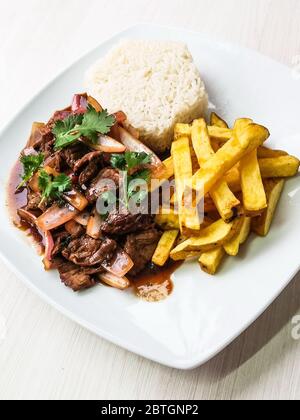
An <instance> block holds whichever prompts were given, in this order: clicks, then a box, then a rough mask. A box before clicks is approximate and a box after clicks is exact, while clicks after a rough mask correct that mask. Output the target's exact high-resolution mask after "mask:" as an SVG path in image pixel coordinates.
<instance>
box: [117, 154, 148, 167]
mask: <svg viewBox="0 0 300 420" xmlns="http://www.w3.org/2000/svg"><path fill="white" fill-rule="evenodd" d="M150 162H151V155H148V154H147V153H145V152H141V153H137V152H126V153H124V154H113V155H112V156H111V160H110V163H111V165H112V167H113V168H116V169H120V170H121V171H124V170H127V171H129V170H131V169H134V168H138V167H139V166H143V165H147V164H149V163H150Z"/></svg>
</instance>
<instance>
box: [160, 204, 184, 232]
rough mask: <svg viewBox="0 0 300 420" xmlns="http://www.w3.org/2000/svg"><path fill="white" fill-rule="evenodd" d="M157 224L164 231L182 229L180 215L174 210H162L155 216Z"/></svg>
mask: <svg viewBox="0 0 300 420" xmlns="http://www.w3.org/2000/svg"><path fill="white" fill-rule="evenodd" d="M155 222H156V224H157V225H158V226H160V227H161V228H162V229H164V230H170V229H179V228H180V226H179V218H178V214H176V213H175V211H174V210H172V209H164V208H161V209H160V212H159V214H157V215H156V216H155Z"/></svg>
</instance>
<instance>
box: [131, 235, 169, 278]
mask: <svg viewBox="0 0 300 420" xmlns="http://www.w3.org/2000/svg"><path fill="white" fill-rule="evenodd" d="M160 237H161V234H160V232H159V231H158V230H157V229H150V230H147V231H145V232H142V233H138V234H132V235H128V237H127V240H126V243H125V247H124V251H125V252H126V253H127V254H128V255H129V256H130V258H131V259H132V261H133V262H134V266H133V268H132V269H131V271H130V273H129V274H131V275H132V276H136V275H138V274H139V273H140V272H141V271H143V270H144V268H145V267H146V266H147V264H148V263H149V262H150V261H151V259H152V257H153V254H154V252H155V250H156V247H157V244H158V242H159V240H160Z"/></svg>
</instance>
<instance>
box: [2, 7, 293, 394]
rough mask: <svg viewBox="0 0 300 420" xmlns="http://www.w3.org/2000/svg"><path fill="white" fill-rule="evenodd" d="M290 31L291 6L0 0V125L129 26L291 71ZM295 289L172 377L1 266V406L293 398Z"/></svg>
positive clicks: (291, 31)
mask: <svg viewBox="0 0 300 420" xmlns="http://www.w3.org/2000/svg"><path fill="white" fill-rule="evenodd" d="M299 21H300V1H299V0H128V1H124V0H88V1H84V0H63V1H62V0H26V1H24V0H19V1H17V0H10V1H8V2H7V1H4V0H0V39H1V42H0V57H1V58H0V92H1V99H0V126H2V125H3V124H5V123H6V121H7V119H10V118H12V117H13V115H14V114H15V112H16V111H17V110H18V109H19V108H20V107H21V106H22V105H23V104H24V103H26V102H27V101H28V100H29V99H30V98H31V97H32V95H33V94H34V93H36V92H37V91H39V90H40V88H41V87H42V86H43V85H45V84H46V83H47V82H48V81H49V80H50V79H52V78H53V77H54V76H55V75H56V74H57V73H58V72H59V71H60V70H62V69H63V68H65V67H66V66H68V65H70V64H71V63H72V62H73V61H74V60H75V59H77V58H78V57H79V56H81V55H82V54H83V53H85V52H86V51H88V50H89V49H91V48H92V47H94V46H96V45H98V44H99V43H101V42H102V41H103V40H104V39H106V38H108V37H110V36H111V35H113V34H114V33H116V32H118V31H120V30H121V29H124V28H125V27H128V26H130V25H133V24H136V23H141V22H155V23H159V24H167V25H172V26H181V27H186V28H189V29H193V30H197V31H200V32H204V33H207V34H210V36H211V37H214V38H216V39H220V40H225V41H232V42H234V43H236V44H240V45H245V46H248V47H251V48H254V49H257V50H259V51H261V52H263V53H265V54H267V55H269V56H271V57H273V58H275V59H277V60H279V61H281V62H283V63H285V64H287V65H290V66H292V65H293V63H295V62H297V60H299V54H300V29H299ZM297 56H298V58H297ZM295 60H296V61H295ZM299 62H300V60H299ZM299 83H300V81H299ZM278 100H280V98H278ZM287 106H288V104H287ZM0 240H1V237H0ZM299 280H300V276H299V275H298V280H297V278H296V279H295V280H294V281H293V282H292V283H291V285H290V286H289V287H288V288H287V290H286V291H285V292H284V293H283V294H282V295H281V296H280V298H279V299H278V300H277V301H276V302H275V303H274V304H273V305H272V306H271V307H270V308H269V309H268V310H267V312H266V313H265V314H264V315H263V316H262V317H261V318H260V319H259V320H258V321H257V322H256V323H255V324H254V325H253V326H252V327H251V328H249V329H248V331H247V332H245V333H244V334H243V335H242V336H241V337H239V338H238V339H237V340H236V341H235V342H234V343H233V344H232V345H230V346H229V347H228V348H227V349H226V350H225V351H223V352H222V353H221V354H220V355H219V356H217V357H216V358H214V359H213V360H211V361H210V362H209V363H207V364H206V365H205V366H203V367H201V368H199V369H196V370H194V371H190V372H181V371H176V370H172V369H169V368H165V367H162V366H159V365H157V364H155V363H152V362H149V361H147V360H144V359H142V358H140V357H137V356H135V355H133V354H130V353H128V352H127V351H124V350H122V349H119V348H117V347H116V346H114V345H111V344H109V343H107V342H105V341H104V340H101V339H99V338H97V337H96V336H94V335H93V334H91V333H89V332H87V331H85V330H84V329H83V328H81V327H79V326H77V325H76V324H74V323H73V322H71V321H69V320H68V319H66V318H65V317H63V316H62V315H60V314H59V313H57V312H56V311H55V310H54V309H52V308H51V307H50V306H48V305H47V304H45V303H44V302H43V301H41V300H40V299H39V298H38V297H36V296H35V295H34V294H33V293H32V292H31V291H29V290H28V289H27V288H26V287H25V286H24V285H23V284H22V283H21V281H19V280H18V279H17V278H16V276H15V275H14V274H13V273H12V272H11V271H10V270H9V269H7V268H6V266H5V265H4V264H2V263H0V372H1V373H0V398H1V399H79V398H80V399H279V398H280V399H299V398H300V341H295V340H293V339H292V337H291V330H292V324H291V320H292V318H293V316H294V315H295V314H297V313H298V314H300V281H299ZM241 281H242V279H241ZM154 310H155V308H154Z"/></svg>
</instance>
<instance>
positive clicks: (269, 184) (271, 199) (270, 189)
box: [252, 178, 285, 236]
mask: <svg viewBox="0 0 300 420" xmlns="http://www.w3.org/2000/svg"><path fill="white" fill-rule="evenodd" d="M284 184H285V180H284V179H279V178H278V179H267V180H265V181H264V185H265V189H266V194H267V200H268V208H267V209H266V210H265V211H264V212H263V214H262V215H261V216H259V217H255V218H253V219H252V231H253V232H255V233H256V234H257V235H260V236H267V235H268V233H269V231H270V228H271V224H272V221H273V218H274V215H275V212H276V209H277V205H278V202H279V199H280V196H281V194H282V191H283V188H284Z"/></svg>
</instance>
